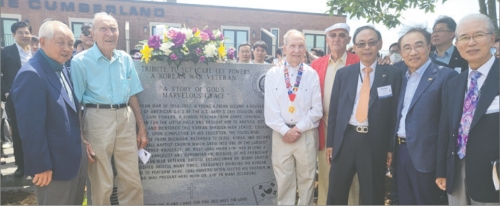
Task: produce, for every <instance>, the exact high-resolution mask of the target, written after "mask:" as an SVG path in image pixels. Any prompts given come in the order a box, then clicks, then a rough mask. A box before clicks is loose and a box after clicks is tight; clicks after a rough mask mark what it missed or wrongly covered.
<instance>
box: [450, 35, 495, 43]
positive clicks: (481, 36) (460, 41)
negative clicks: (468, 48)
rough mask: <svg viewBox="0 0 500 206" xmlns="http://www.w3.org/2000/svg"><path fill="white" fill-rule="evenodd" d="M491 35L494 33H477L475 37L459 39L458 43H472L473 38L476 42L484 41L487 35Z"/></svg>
mask: <svg viewBox="0 0 500 206" xmlns="http://www.w3.org/2000/svg"><path fill="white" fill-rule="evenodd" d="M489 34H493V33H477V34H474V35H471V36H465V35H462V36H460V37H458V39H457V42H459V43H467V42H469V41H470V39H471V38H472V39H473V40H474V41H478V40H481V39H483V38H484V37H485V36H486V35H489Z"/></svg>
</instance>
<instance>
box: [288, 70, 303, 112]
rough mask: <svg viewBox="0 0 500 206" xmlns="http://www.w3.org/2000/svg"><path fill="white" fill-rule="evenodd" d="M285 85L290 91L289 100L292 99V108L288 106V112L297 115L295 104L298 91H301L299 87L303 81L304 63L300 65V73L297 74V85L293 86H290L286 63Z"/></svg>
mask: <svg viewBox="0 0 500 206" xmlns="http://www.w3.org/2000/svg"><path fill="white" fill-rule="evenodd" d="M284 66H285V83H286V88H287V89H288V98H289V99H290V106H288V112H289V113H290V114H293V113H295V111H296V108H295V106H294V105H293V102H294V101H295V97H296V96H297V91H298V90H299V85H300V80H301V79H302V72H303V70H304V69H303V68H304V67H303V65H302V63H301V64H300V67H299V72H298V74H297V78H296V79H295V84H294V85H293V87H292V85H291V84H290V74H289V73H288V67H289V66H288V63H287V62H285V65H284Z"/></svg>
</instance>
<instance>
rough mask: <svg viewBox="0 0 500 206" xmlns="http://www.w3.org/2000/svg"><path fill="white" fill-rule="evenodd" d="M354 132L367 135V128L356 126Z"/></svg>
mask: <svg viewBox="0 0 500 206" xmlns="http://www.w3.org/2000/svg"><path fill="white" fill-rule="evenodd" d="M356 132H358V133H368V127H365V126H356Z"/></svg>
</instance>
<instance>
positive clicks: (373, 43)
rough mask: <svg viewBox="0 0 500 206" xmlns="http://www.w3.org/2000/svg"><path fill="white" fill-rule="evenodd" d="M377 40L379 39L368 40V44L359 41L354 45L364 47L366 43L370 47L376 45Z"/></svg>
mask: <svg viewBox="0 0 500 206" xmlns="http://www.w3.org/2000/svg"><path fill="white" fill-rule="evenodd" d="M378 41H379V40H377V41H370V42H368V44H367V43H365V42H361V43H357V44H355V45H356V47H358V48H365V47H366V45H368V46H369V47H372V46H375V45H377V43H378Z"/></svg>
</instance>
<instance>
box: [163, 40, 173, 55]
mask: <svg viewBox="0 0 500 206" xmlns="http://www.w3.org/2000/svg"><path fill="white" fill-rule="evenodd" d="M173 45H174V43H172V42H170V41H169V42H166V43H162V44H161V46H160V50H162V51H163V52H165V55H167V56H168V55H170V53H171V52H172V50H170V47H172V46H173Z"/></svg>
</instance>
